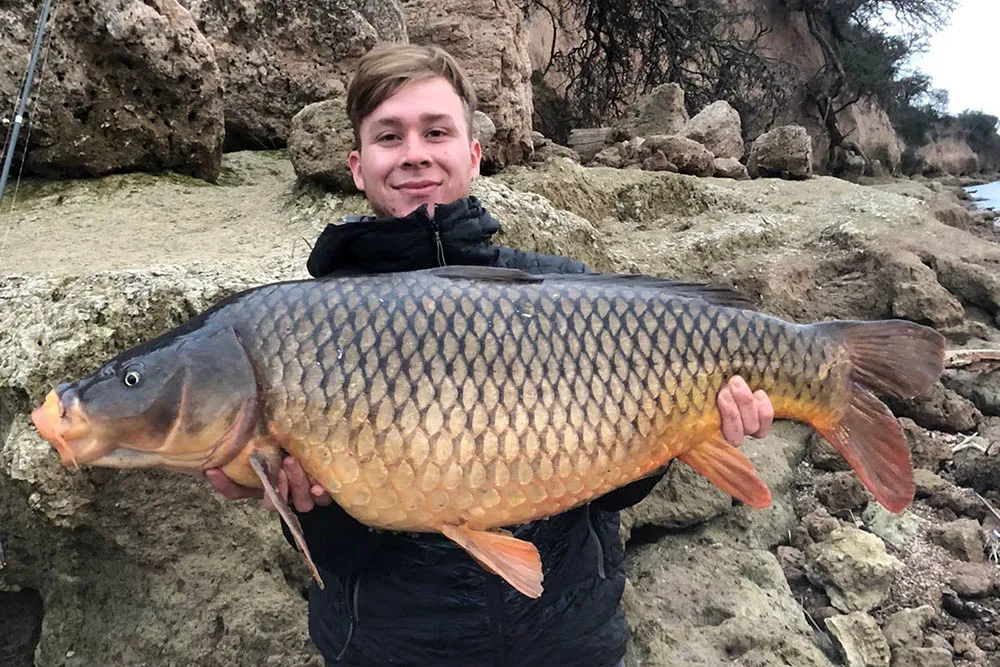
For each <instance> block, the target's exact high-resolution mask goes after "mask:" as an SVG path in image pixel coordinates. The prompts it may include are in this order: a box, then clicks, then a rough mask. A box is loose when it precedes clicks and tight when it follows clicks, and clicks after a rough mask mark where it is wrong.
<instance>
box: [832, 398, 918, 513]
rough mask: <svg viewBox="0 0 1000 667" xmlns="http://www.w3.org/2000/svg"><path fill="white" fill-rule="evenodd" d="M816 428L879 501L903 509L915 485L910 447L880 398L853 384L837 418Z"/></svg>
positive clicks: (895, 420) (894, 509) (890, 508)
mask: <svg viewBox="0 0 1000 667" xmlns="http://www.w3.org/2000/svg"><path fill="white" fill-rule="evenodd" d="M816 430H817V431H819V433H820V435H822V436H823V437H824V438H826V440H827V441H828V442H829V443H830V444H831V445H833V447H834V449H836V450H837V451H838V452H840V453H841V455H842V456H843V457H844V458H845V459H847V462H848V463H850V464H851V467H852V468H853V469H854V472H855V473H857V475H858V479H860V480H861V483H862V484H864V485H865V488H867V489H868V490H869V491H871V493H872V495H873V496H875V500H877V501H878V502H879V504H881V505H882V506H883V507H885V508H886V509H887V510H889V511H890V512H894V513H896V514H898V513H900V512H902V511H903V510H904V509H906V507H907V505H909V504H910V502H911V501H912V500H913V494H914V489H915V487H914V482H913V465H912V461H911V459H910V448H909V445H908V444H907V442H906V437H905V436H904V435H903V430H902V428H900V426H899V421H897V419H896V418H895V417H894V416H893V415H892V413H891V412H890V411H889V408H887V407H886V406H885V404H884V403H882V401H880V400H879V399H878V398H877V397H876V396H875V395H874V394H872V393H871V392H870V391H868V390H867V389H865V388H864V387H861V386H858V385H855V386H854V387H853V391H852V392H851V400H850V403H849V405H848V407H847V409H846V411H845V412H844V414H843V415H842V416H841V418H840V420H839V422H836V423H834V424H832V425H829V426H824V425H818V426H816Z"/></svg>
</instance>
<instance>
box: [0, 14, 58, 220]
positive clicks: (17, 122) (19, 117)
mask: <svg viewBox="0 0 1000 667" xmlns="http://www.w3.org/2000/svg"><path fill="white" fill-rule="evenodd" d="M51 6H52V0H45V4H44V5H43V6H42V17H41V18H40V19H39V20H38V27H37V28H35V44H34V46H33V47H32V49H31V60H30V61H29V62H28V76H27V77H25V79H24V88H23V90H22V91H21V99H20V100H19V101H18V107H17V113H16V114H15V115H14V125H13V127H12V128H11V135H10V143H9V144H8V145H7V155H6V157H5V158H4V162H3V171H0V204H3V194H4V192H5V191H6V189H7V175H8V174H9V173H10V165H11V162H12V161H13V160H14V147H15V146H17V135H18V134H19V133H20V131H21V123H22V121H23V119H24V107H25V105H26V104H27V102H28V94H29V93H30V92H31V82H32V79H34V77H35V65H36V64H37V63H38V52H39V51H41V49H42V36H43V35H44V34H45V24H46V23H48V21H49V7H51Z"/></svg>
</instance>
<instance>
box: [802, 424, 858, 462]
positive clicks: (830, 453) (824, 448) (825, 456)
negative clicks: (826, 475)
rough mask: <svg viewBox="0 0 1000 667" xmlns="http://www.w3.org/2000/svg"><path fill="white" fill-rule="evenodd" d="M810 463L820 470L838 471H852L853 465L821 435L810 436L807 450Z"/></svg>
mask: <svg viewBox="0 0 1000 667" xmlns="http://www.w3.org/2000/svg"><path fill="white" fill-rule="evenodd" d="M806 451H807V456H808V458H809V461H810V462H811V463H812V464H813V465H814V466H816V468H818V469H819V470H828V471H838V470H850V469H851V464H850V463H848V462H847V459H845V458H844V457H843V455H841V453H840V452H838V451H837V450H836V449H834V448H833V445H831V444H830V443H829V442H827V441H826V440H825V439H824V438H823V437H822V436H821V435H820V434H819V433H813V434H812V435H810V436H809V443H808V448H807V450H806Z"/></svg>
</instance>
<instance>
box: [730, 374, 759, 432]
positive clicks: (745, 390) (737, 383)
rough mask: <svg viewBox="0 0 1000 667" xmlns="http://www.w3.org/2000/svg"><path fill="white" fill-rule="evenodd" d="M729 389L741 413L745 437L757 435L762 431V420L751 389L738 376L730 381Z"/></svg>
mask: <svg viewBox="0 0 1000 667" xmlns="http://www.w3.org/2000/svg"><path fill="white" fill-rule="evenodd" d="M729 389H730V390H731V391H732V392H733V400H734V401H736V407H737V408H739V411H740V424H741V429H742V431H743V435H748V434H752V433H757V432H758V431H759V430H760V419H759V418H758V416H757V401H756V400H754V396H753V392H752V391H750V387H749V386H748V385H747V383H746V381H745V380H744V379H743V378H741V377H740V376H738V375H737V376H736V377H734V378H732V379H731V380H730V381H729ZM741 440H742V438H741Z"/></svg>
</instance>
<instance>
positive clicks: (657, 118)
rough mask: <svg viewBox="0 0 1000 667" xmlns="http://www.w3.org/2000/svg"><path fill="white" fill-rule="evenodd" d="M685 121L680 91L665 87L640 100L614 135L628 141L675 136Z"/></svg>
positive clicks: (673, 87)
mask: <svg viewBox="0 0 1000 667" xmlns="http://www.w3.org/2000/svg"><path fill="white" fill-rule="evenodd" d="M688 120H689V116H688V112H687V108H686V107H685V106H684V89H683V88H681V87H680V86H679V85H678V84H676V83H665V84H662V85H660V86H657V87H656V88H654V89H653V90H652V91H651V92H650V93H649V94H648V95H645V96H643V97H642V98H640V99H639V100H638V101H637V102H636V103H635V104H634V105H633V106H632V108H631V110H630V111H629V113H627V114H626V116H625V118H623V119H622V120H621V121H620V122H619V123H617V124H616V125H615V131H616V133H617V134H621V135H626V136H629V137H648V136H651V135H654V134H677V133H678V132H680V131H681V130H683V129H684V126H685V125H686V124H687V122H688Z"/></svg>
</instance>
